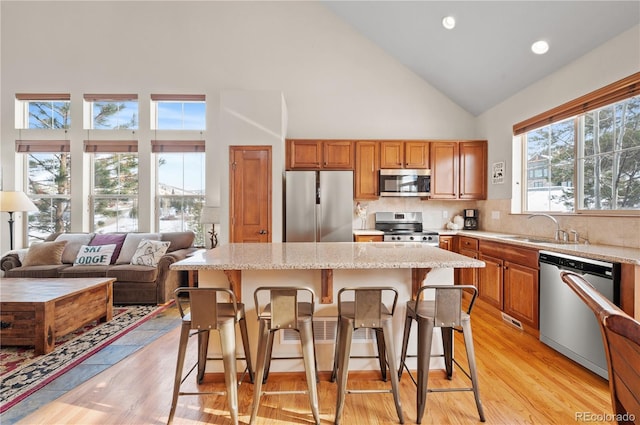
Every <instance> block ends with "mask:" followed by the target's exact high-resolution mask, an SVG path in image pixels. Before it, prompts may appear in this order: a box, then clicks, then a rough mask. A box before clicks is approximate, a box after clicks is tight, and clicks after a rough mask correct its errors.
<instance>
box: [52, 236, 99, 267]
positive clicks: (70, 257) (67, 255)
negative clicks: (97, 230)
mask: <svg viewBox="0 0 640 425" xmlns="http://www.w3.org/2000/svg"><path fill="white" fill-rule="evenodd" d="M91 238H93V233H61V234H60V235H59V236H58V237H57V238H56V242H58V241H67V242H68V243H67V246H66V247H65V248H64V251H63V252H62V262H63V263H65V264H73V262H74V261H75V259H76V257H77V256H78V251H79V250H80V247H81V246H82V245H89V242H91Z"/></svg>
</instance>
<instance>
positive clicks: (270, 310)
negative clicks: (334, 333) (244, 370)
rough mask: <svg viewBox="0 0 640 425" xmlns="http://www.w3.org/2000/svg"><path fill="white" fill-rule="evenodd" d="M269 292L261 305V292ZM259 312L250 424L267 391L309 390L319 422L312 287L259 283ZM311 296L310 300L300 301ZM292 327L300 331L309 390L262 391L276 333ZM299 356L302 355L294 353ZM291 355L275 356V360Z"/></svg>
mask: <svg viewBox="0 0 640 425" xmlns="http://www.w3.org/2000/svg"><path fill="white" fill-rule="evenodd" d="M265 292H268V293H269V300H270V302H269V303H267V304H266V305H264V307H263V308H261V304H260V295H261V293H265ZM253 297H254V302H255V305H256V313H257V314H258V321H259V322H260V331H259V335H258V356H257V364H256V379H255V383H254V388H253V408H252V411H251V419H250V421H249V423H250V424H253V423H254V421H255V419H256V416H257V414H258V408H259V407H260V398H261V397H262V396H263V395H267V394H304V393H307V394H309V403H310V404H311V412H312V414H313V418H314V420H315V423H316V424H320V415H319V412H318V389H317V384H316V381H317V368H316V355H315V345H314V341H313V312H314V309H315V301H314V299H315V296H314V293H313V291H312V290H311V289H308V288H299V287H274V286H270V287H266V286H265V287H260V288H257V289H256V290H255V292H254V293H253ZM303 297H304V298H308V299H309V301H298V299H299V298H300V299H302V298H303ZM284 329H291V330H295V331H297V332H298V333H299V334H300V343H301V345H302V358H303V361H304V369H305V374H306V378H307V388H308V389H307V391H262V384H263V382H265V381H266V378H267V375H268V372H269V365H270V364H271V360H272V356H271V352H272V348H273V336H274V334H275V333H276V332H277V331H279V330H284ZM295 358H299V357H295ZM285 359H292V357H273V360H285Z"/></svg>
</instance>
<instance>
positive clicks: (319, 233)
mask: <svg viewBox="0 0 640 425" xmlns="http://www.w3.org/2000/svg"><path fill="white" fill-rule="evenodd" d="M321 208H322V206H320V205H319V204H316V208H315V218H314V222H315V224H316V242H320V239H322V214H321V213H322V209H321Z"/></svg>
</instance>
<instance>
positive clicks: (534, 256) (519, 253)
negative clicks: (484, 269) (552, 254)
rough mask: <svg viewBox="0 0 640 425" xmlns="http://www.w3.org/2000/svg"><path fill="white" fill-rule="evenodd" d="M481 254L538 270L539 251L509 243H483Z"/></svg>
mask: <svg viewBox="0 0 640 425" xmlns="http://www.w3.org/2000/svg"><path fill="white" fill-rule="evenodd" d="M480 252H481V253H482V254H485V255H490V256H492V257H496V258H500V259H502V260H504V261H510V262H513V263H516V264H520V265H522V266H527V267H531V268H534V269H538V251H537V250H535V249H528V248H522V247H520V246H516V245H512V244H509V243H501V242H491V241H484V240H483V241H481V242H480Z"/></svg>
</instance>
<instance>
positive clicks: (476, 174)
mask: <svg viewBox="0 0 640 425" xmlns="http://www.w3.org/2000/svg"><path fill="white" fill-rule="evenodd" d="M431 198H432V199H486V198H487V142H486V141H484V140H471V141H461V142H458V141H437V142H431Z"/></svg>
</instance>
